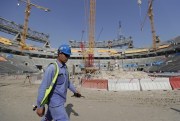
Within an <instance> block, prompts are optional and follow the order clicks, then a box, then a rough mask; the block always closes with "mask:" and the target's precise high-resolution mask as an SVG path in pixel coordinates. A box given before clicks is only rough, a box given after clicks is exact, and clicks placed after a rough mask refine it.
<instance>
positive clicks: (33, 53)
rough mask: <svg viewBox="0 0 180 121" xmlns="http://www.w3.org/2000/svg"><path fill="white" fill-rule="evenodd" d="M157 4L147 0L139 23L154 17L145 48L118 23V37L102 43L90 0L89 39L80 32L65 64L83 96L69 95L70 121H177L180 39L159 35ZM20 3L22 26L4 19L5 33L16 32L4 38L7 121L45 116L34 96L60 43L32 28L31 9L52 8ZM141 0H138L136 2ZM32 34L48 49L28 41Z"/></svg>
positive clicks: (1, 82) (1, 72)
mask: <svg viewBox="0 0 180 121" xmlns="http://www.w3.org/2000/svg"><path fill="white" fill-rule="evenodd" d="M154 1H155V0H148V8H147V13H146V15H145V18H144V19H143V20H144V21H142V24H141V29H143V27H144V24H145V21H148V19H149V22H150V28H151V30H150V31H151V35H152V42H151V43H152V45H151V46H149V47H142V48H136V47H135V46H134V41H133V38H132V37H131V36H129V37H126V36H125V35H123V34H122V33H121V31H122V26H121V22H119V25H118V26H119V27H118V37H117V39H112V40H106V41H97V39H95V38H96V37H95V29H96V0H87V1H86V2H87V3H86V5H87V6H88V7H87V8H88V9H87V12H88V16H86V19H87V20H88V22H87V26H88V27H87V30H86V31H87V32H88V40H84V36H85V35H84V32H85V31H84V30H83V31H82V33H81V34H82V35H81V39H80V40H69V41H68V44H69V45H70V47H71V52H72V55H71V56H70V58H69V60H68V62H67V67H68V70H69V75H70V80H71V82H72V83H73V84H74V86H75V87H76V88H78V90H79V91H80V92H81V94H82V95H84V98H80V99H76V98H72V97H71V95H72V94H71V93H70V92H68V100H67V106H66V111H67V113H68V116H69V118H70V119H71V121H93V120H94V121H110V120H111V121H119V120H123V121H169V120H171V121H177V120H178V119H179V118H180V116H179V113H180V93H179V89H180V63H179V62H180V36H176V37H174V38H171V39H170V40H166V41H161V40H160V37H159V36H158V35H157V34H156V30H155V25H154V23H155V21H154V13H153V5H154ZM19 2H20V3H21V4H23V5H25V18H24V24H23V25H22V24H19V23H16V22H14V21H11V20H7V19H5V18H3V17H2V16H0V31H1V32H3V33H6V34H10V35H12V36H14V37H13V39H10V38H6V37H3V36H1V35H0V96H1V101H0V107H1V108H0V117H1V118H2V121H10V120H14V121H38V120H40V118H39V117H37V116H36V114H35V113H34V112H33V111H29V110H30V109H32V105H33V104H34V103H35V101H36V97H37V91H38V86H39V84H40V83H41V81H42V79H43V75H44V71H45V69H46V68H47V67H48V66H49V64H50V63H54V62H55V61H56V59H57V56H58V54H57V52H58V51H57V50H58V48H52V47H51V43H50V40H49V37H50V36H51V35H48V34H45V33H42V32H38V31H36V30H33V29H31V27H29V26H28V22H29V17H30V11H31V9H32V8H33V9H34V8H36V9H39V10H41V11H45V12H50V11H51V10H50V9H49V8H46V7H43V6H39V5H37V4H34V3H32V2H31V1H30V0H19ZM19 2H18V5H19ZM141 2H142V1H141V0H138V5H139V6H140V4H141ZM101 32H102V30H101ZM101 32H100V34H101ZM100 34H99V36H100ZM27 39H28V40H30V41H33V42H37V43H41V44H42V45H43V46H41V47H39V46H35V45H32V44H27V42H26V41H27ZM27 75H28V76H29V77H28V79H29V83H28V82H26V81H27ZM23 82H24V83H23ZM19 94H21V95H19ZM68 105H72V106H73V105H74V107H73V108H72V107H71V108H69V107H68ZM79 105H80V106H79ZM24 107H26V108H25V109H23V108H24ZM8 112H9V113H8ZM73 113H74V115H73ZM0 120H1V119H0Z"/></svg>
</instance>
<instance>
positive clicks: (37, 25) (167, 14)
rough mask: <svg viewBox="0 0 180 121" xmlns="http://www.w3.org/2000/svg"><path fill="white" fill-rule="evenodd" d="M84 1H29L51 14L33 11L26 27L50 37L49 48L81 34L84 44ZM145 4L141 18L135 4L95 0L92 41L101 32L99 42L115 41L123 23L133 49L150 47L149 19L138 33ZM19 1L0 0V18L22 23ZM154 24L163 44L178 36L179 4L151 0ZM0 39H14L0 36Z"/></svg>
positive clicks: (133, 0) (125, 0)
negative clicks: (152, 2)
mask: <svg viewBox="0 0 180 121" xmlns="http://www.w3.org/2000/svg"><path fill="white" fill-rule="evenodd" d="M84 1H85V0H31V2H32V3H34V4H37V5H40V6H43V7H47V8H49V9H51V12H44V11H42V10H40V9H37V8H35V7H32V9H31V15H30V18H29V27H30V28H31V29H33V30H36V31H39V32H43V33H46V34H49V35H50V43H51V46H52V47H55V48H57V47H58V46H59V45H60V44H61V43H68V41H69V40H71V39H73V40H80V39H81V36H82V30H85V34H84V37H83V39H84V40H86V41H87V30H86V27H87V21H86V17H85V6H84ZM147 1H148V0H142V5H141V16H140V11H139V7H138V4H137V0H96V32H95V38H96V39H97V38H98V35H99V33H100V31H101V29H102V28H103V31H102V33H101V35H100V38H99V41H104V40H112V39H116V38H117V34H118V22H119V21H121V23H122V33H123V35H124V36H126V37H129V36H132V37H133V40H134V45H135V47H144V46H150V45H152V35H151V29H150V22H149V18H147V20H146V23H145V25H144V31H143V32H141V30H140V21H142V20H143V19H144V17H145V15H146V13H147V8H148V3H147ZM17 3H18V0H1V1H0V5H1V7H0V16H1V17H3V18H5V19H7V20H11V21H14V22H15V23H17V24H23V23H24V14H25V13H24V11H25V6H26V5H25V4H24V3H21V4H20V6H17ZM153 8H154V23H155V30H156V33H157V35H159V36H160V39H161V40H162V41H166V40H169V39H171V38H174V37H176V36H179V35H180V0H154V4H153ZM0 36H4V37H7V38H10V39H12V38H13V37H12V36H11V37H10V36H9V35H7V34H4V33H2V32H0Z"/></svg>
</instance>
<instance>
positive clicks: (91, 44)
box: [88, 0, 96, 66]
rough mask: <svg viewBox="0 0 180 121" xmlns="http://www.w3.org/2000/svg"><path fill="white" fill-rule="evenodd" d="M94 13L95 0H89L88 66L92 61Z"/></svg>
mask: <svg viewBox="0 0 180 121" xmlns="http://www.w3.org/2000/svg"><path fill="white" fill-rule="evenodd" d="M95 13H96V0H90V14H89V38H88V39H89V40H88V41H89V54H88V66H93V63H94V38H95V37H94V34H95Z"/></svg>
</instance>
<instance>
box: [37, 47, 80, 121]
mask: <svg viewBox="0 0 180 121" xmlns="http://www.w3.org/2000/svg"><path fill="white" fill-rule="evenodd" d="M70 55H71V48H70V47H69V45H61V46H60V47H59V48H58V57H57V61H56V65H57V66H58V68H56V66H55V64H50V65H49V66H48V67H47V69H46V70H45V73H44V77H43V80H42V83H41V85H40V87H39V90H38V98H37V110H36V113H37V115H38V116H40V117H42V116H43V119H42V121H51V120H54V121H69V117H68V115H67V112H66V109H65V107H64V104H65V102H66V95H67V89H68V88H69V89H70V90H71V91H72V92H73V93H74V96H76V97H81V94H80V93H79V92H78V91H77V90H76V89H75V87H74V86H73V84H72V83H71V82H70V80H69V73H68V70H67V66H66V64H65V63H66V62H67V61H68V59H69V57H70ZM57 69H59V72H58V74H57V78H55V75H56V73H57ZM54 80H55V83H54V84H53V83H52V82H53V81H54ZM52 85H53V86H52ZM50 86H52V89H51V90H50V93H49V94H48V102H47V105H48V109H47V112H46V114H45V115H44V112H45V107H44V105H45V104H44V103H43V102H42V101H43V99H44V97H45V95H47V94H46V89H47V88H50Z"/></svg>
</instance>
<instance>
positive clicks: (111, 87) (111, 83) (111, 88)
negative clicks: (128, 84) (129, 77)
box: [108, 79, 117, 91]
mask: <svg viewBox="0 0 180 121" xmlns="http://www.w3.org/2000/svg"><path fill="white" fill-rule="evenodd" d="M116 85H117V79H109V80H108V90H109V91H117V89H116Z"/></svg>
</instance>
